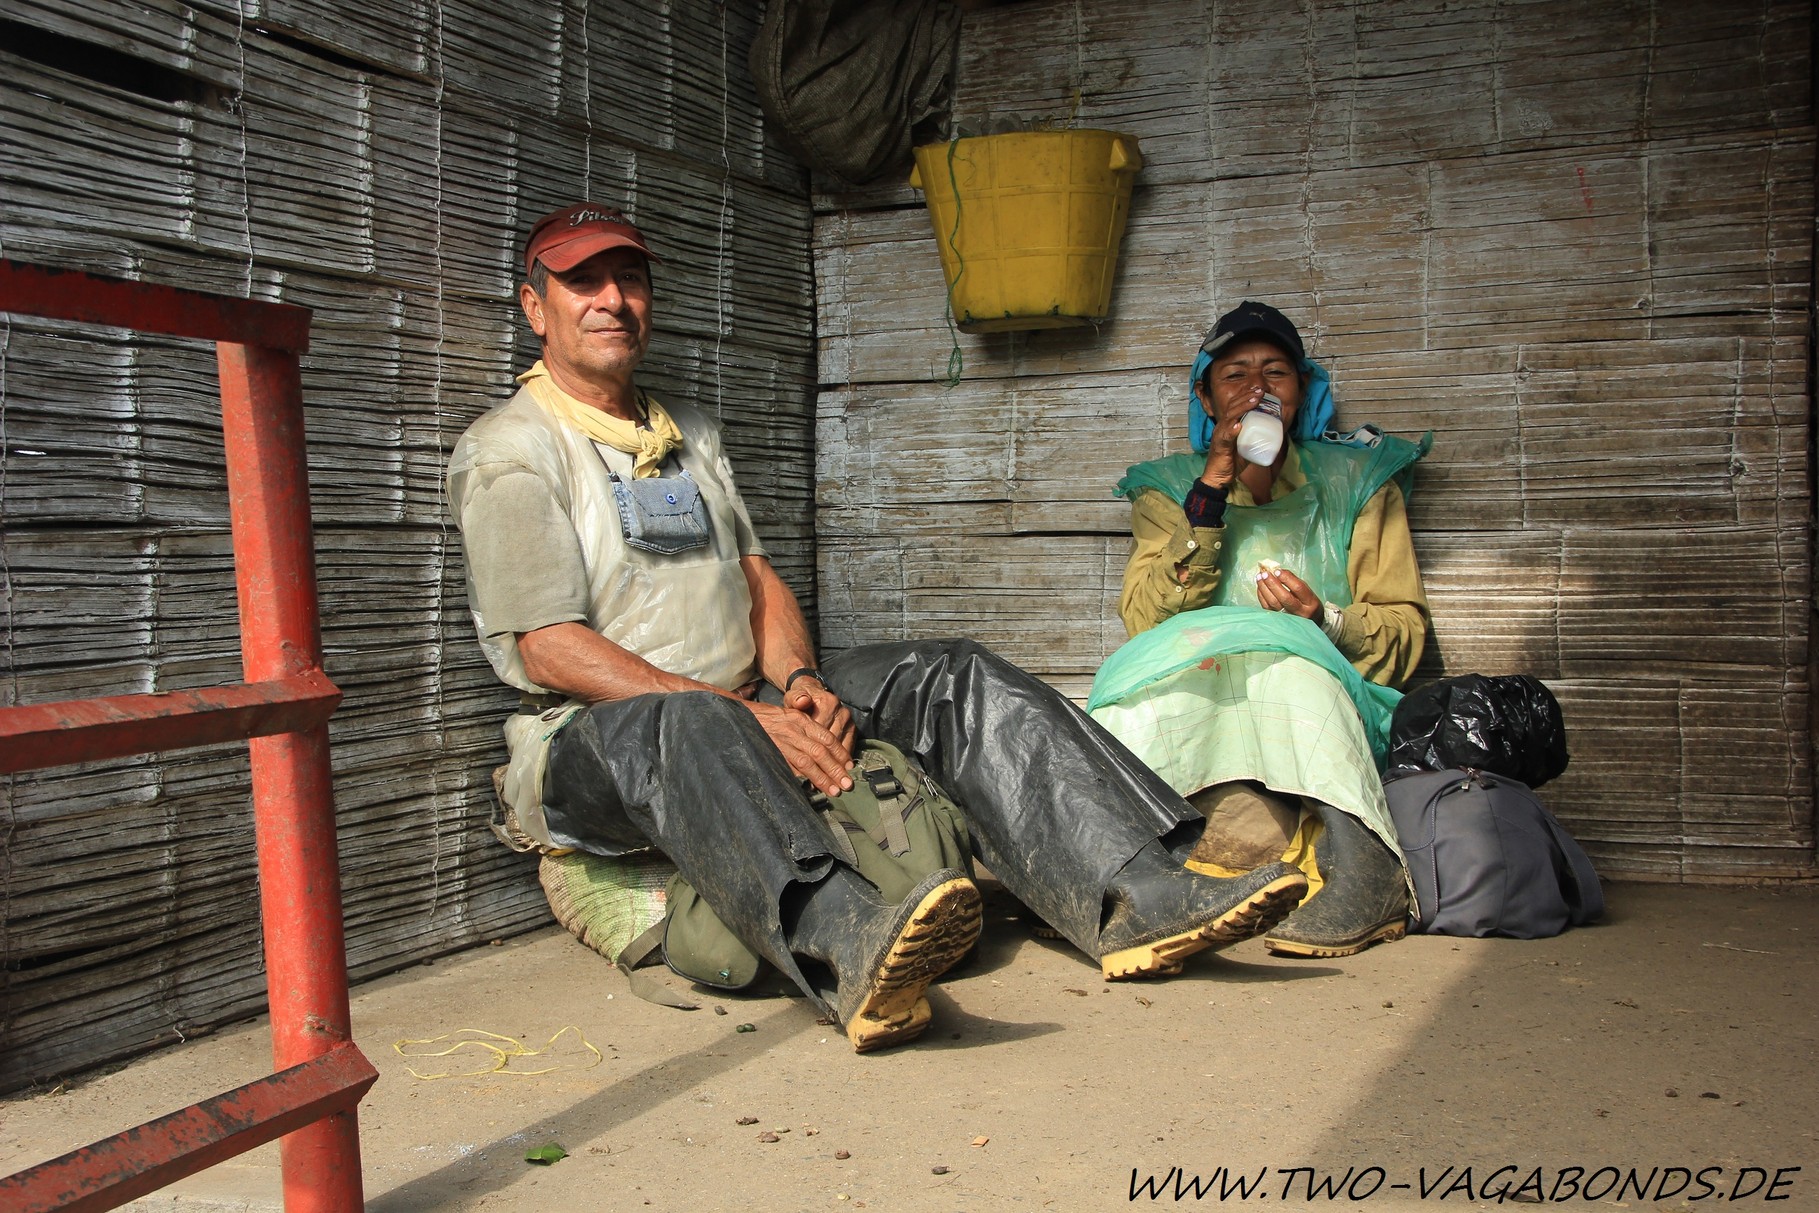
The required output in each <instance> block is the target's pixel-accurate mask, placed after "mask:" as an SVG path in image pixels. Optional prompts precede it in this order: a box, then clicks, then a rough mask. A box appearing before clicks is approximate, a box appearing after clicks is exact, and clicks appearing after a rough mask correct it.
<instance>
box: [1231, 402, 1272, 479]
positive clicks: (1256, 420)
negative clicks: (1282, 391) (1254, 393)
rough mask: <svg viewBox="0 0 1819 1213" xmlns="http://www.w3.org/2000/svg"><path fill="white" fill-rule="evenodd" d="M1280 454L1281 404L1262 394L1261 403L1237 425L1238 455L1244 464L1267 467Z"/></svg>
mask: <svg viewBox="0 0 1819 1213" xmlns="http://www.w3.org/2000/svg"><path fill="white" fill-rule="evenodd" d="M1281 453H1282V402H1281V401H1280V400H1278V399H1276V398H1275V397H1274V396H1272V395H1270V394H1269V393H1268V392H1265V393H1264V394H1263V401H1262V403H1261V404H1259V405H1258V406H1257V407H1256V408H1254V409H1252V410H1251V411H1250V412H1248V413H1246V414H1245V415H1244V420H1243V421H1240V422H1239V423H1238V454H1240V455H1242V456H1243V457H1244V459H1245V461H1246V462H1248V463H1255V464H1260V465H1261V466H1263V467H1268V466H1269V465H1270V464H1272V463H1274V462H1276V456H1277V455H1279V454H1281Z"/></svg>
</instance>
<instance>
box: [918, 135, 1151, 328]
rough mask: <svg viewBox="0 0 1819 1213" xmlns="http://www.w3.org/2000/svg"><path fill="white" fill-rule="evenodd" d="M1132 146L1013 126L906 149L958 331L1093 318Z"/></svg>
mask: <svg viewBox="0 0 1819 1213" xmlns="http://www.w3.org/2000/svg"><path fill="white" fill-rule="evenodd" d="M1142 167H1143V157H1142V156H1141V155H1139V154H1138V152H1137V141H1136V139H1134V138H1132V137H1131V136H1129V135H1120V134H1118V133H1117V132H1116V131H1094V130H1084V131H1076V130H1069V131H1020V132H1016V133H1014V134H1007V135H983V136H980V137H978V138H973V139H958V140H955V141H953V142H951V143H930V144H926V145H924V146H922V147H919V148H917V149H916V167H915V169H914V170H913V171H912V172H911V173H910V185H912V186H914V187H915V188H916V189H919V190H921V191H922V192H923V195H924V196H925V197H926V199H927V201H928V211H929V217H930V219H931V220H932V221H933V222H934V225H935V243H936V245H937V246H938V247H939V248H940V250H941V268H942V270H943V271H945V272H946V274H947V286H948V294H949V298H950V300H951V302H952V304H953V310H954V319H955V321H956V323H958V324H959V326H960V328H961V329H962V330H964V331H966V332H968V333H1003V332H1009V331H1011V330H1013V329H1053V328H1072V327H1074V326H1077V325H1083V324H1092V323H1095V322H1096V321H1100V320H1103V319H1105V316H1106V313H1108V312H1109V311H1110V310H1111V305H1112V275H1113V273H1114V272H1115V271H1116V270H1117V267H1118V245H1119V243H1120V242H1121V241H1122V240H1123V239H1124V221H1125V219H1126V218H1127V217H1128V216H1129V215H1130V209H1131V182H1132V180H1133V179H1134V178H1135V177H1136V175H1137V170H1138V169H1140V168H1142Z"/></svg>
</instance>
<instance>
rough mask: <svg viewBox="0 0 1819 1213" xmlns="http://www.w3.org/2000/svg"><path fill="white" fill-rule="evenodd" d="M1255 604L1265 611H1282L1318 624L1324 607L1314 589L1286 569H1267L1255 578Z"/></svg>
mask: <svg viewBox="0 0 1819 1213" xmlns="http://www.w3.org/2000/svg"><path fill="white" fill-rule="evenodd" d="M1257 602H1258V603H1259V604H1260V605H1261V606H1262V607H1263V609H1264V610H1266V611H1282V612H1284V613H1286V614H1289V615H1299V616H1301V618H1303V619H1311V620H1313V621H1315V622H1316V623H1318V622H1319V621H1320V618H1321V616H1322V614H1324V612H1325V610H1326V607H1325V605H1324V604H1323V603H1322V602H1321V601H1320V595H1318V594H1316V593H1314V587H1313V586H1310V585H1309V584H1308V583H1307V582H1305V581H1303V580H1301V578H1299V577H1297V576H1295V575H1294V574H1293V573H1291V572H1289V571H1288V570H1287V569H1269V570H1267V571H1265V572H1264V573H1262V574H1261V575H1259V576H1258V578H1257Z"/></svg>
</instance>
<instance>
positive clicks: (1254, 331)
mask: <svg viewBox="0 0 1819 1213" xmlns="http://www.w3.org/2000/svg"><path fill="white" fill-rule="evenodd" d="M1240 337H1263V338H1265V339H1267V340H1269V341H1273V342H1275V343H1276V344H1277V345H1279V346H1281V347H1282V348H1283V350H1284V351H1286V352H1287V353H1290V354H1292V355H1294V357H1295V361H1296V362H1297V363H1299V362H1301V361H1303V360H1304V359H1306V357H1307V347H1306V346H1304V345H1302V344H1301V333H1300V331H1299V330H1297V329H1296V328H1295V326H1294V323H1293V322H1292V321H1290V320H1289V318H1288V317H1287V316H1284V315H1283V314H1282V313H1281V312H1279V311H1277V310H1276V309H1275V308H1273V307H1271V306H1270V305H1269V304H1267V303H1257V302H1255V301H1254V300H1250V299H1246V300H1245V301H1244V302H1243V303H1240V304H1239V305H1238V306H1237V307H1235V308H1233V309H1232V310H1231V311H1229V312H1227V313H1226V314H1225V315H1223V316H1221V317H1219V323H1217V324H1215V325H1214V326H1213V330H1212V332H1210V333H1208V334H1207V335H1206V340H1205V341H1202V342H1201V343H1200V352H1201V353H1203V354H1206V355H1208V356H1209V357H1213V358H1217V357H1218V356H1219V351H1220V350H1222V349H1224V348H1225V347H1226V346H1228V345H1230V344H1231V343H1232V342H1234V341H1236V340H1238V338H1240Z"/></svg>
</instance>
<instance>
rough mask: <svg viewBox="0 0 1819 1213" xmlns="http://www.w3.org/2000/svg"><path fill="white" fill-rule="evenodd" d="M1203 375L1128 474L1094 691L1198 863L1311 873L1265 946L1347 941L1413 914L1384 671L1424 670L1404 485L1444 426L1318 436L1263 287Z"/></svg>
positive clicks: (1335, 950) (1366, 937)
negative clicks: (1178, 428)
mask: <svg viewBox="0 0 1819 1213" xmlns="http://www.w3.org/2000/svg"><path fill="white" fill-rule="evenodd" d="M1192 384H1193V387H1192V393H1191V394H1190V396H1189V399H1188V407H1189V413H1190V426H1189V430H1190V436H1191V438H1192V441H1193V446H1194V451H1195V453H1194V454H1191V455H1190V454H1180V455H1171V456H1168V457H1166V458H1163V459H1158V460H1153V461H1151V462H1149V463H1143V464H1138V465H1137V466H1135V467H1133V468H1131V469H1130V470H1129V472H1127V473H1126V475H1125V477H1124V479H1123V480H1122V481H1121V482H1120V483H1119V485H1118V488H1117V493H1118V495H1119V496H1121V497H1126V498H1129V500H1130V503H1131V530H1132V543H1131V556H1130V560H1129V563H1128V564H1127V565H1126V567H1125V571H1124V588H1123V593H1122V595H1121V597H1120V599H1119V611H1120V614H1122V615H1123V617H1124V624H1125V627H1126V629H1127V630H1128V631H1129V632H1130V634H1131V636H1132V637H1133V639H1132V640H1131V641H1130V642H1129V643H1127V644H1126V645H1125V646H1124V647H1123V648H1121V649H1119V650H1118V652H1116V653H1114V654H1113V655H1112V657H1111V658H1110V659H1108V660H1107V662H1106V663H1105V665H1104V667H1102V668H1101V670H1100V671H1099V675H1098V677H1097V678H1096V679H1095V680H1094V684H1093V693H1092V699H1091V701H1090V703H1089V707H1090V708H1091V709H1092V710H1093V715H1094V717H1095V718H1096V719H1097V720H1099V721H1100V723H1102V724H1104V725H1105V726H1106V727H1107V728H1109V729H1110V730H1111V731H1112V733H1113V734H1115V735H1116V736H1117V737H1118V738H1119V740H1121V741H1123V742H1124V743H1125V744H1126V745H1127V746H1128V747H1129V748H1130V749H1131V750H1132V751H1133V752H1134V753H1136V754H1137V756H1138V757H1140V758H1142V759H1143V760H1144V761H1145V762H1147V763H1149V765H1150V766H1151V767H1153V768H1154V769H1155V770H1156V771H1157V772H1158V773H1159V774H1160V775H1161V776H1162V777H1163V778H1164V779H1166V780H1167V781H1168V782H1169V783H1170V784H1171V785H1172V786H1173V787H1174V788H1175V789H1176V791H1178V792H1180V793H1181V794H1182V795H1184V796H1187V797H1188V798H1189V799H1190V800H1192V801H1193V802H1194V803H1195V805H1196V806H1197V807H1199V808H1200V809H1201V810H1202V811H1203V812H1204V813H1205V814H1206V815H1207V822H1208V824H1207V829H1206V832H1205V834H1204V835H1203V836H1202V838H1201V840H1200V843H1199V845H1198V847H1197V848H1196V850H1195V852H1194V857H1193V860H1192V861H1191V863H1190V866H1192V867H1195V868H1196V869H1198V870H1201V871H1204V872H1207V873H1208V874H1215V875H1217V874H1226V873H1230V872H1235V871H1242V870H1248V869H1250V868H1254V867H1257V866H1259V865H1261V864H1263V863H1268V862H1272V861H1274V860H1276V859H1278V858H1281V859H1286V860H1288V861H1289V862H1291V863H1296V864H1298V865H1299V866H1301V867H1302V868H1303V869H1304V870H1305V871H1306V872H1307V875H1308V878H1309V883H1310V892H1309V895H1308V898H1307V899H1306V900H1305V901H1304V902H1303V903H1302V904H1301V906H1300V908H1298V909H1297V910H1296V911H1295V912H1294V913H1293V914H1291V915H1290V916H1289V917H1288V918H1286V919H1284V920H1283V921H1282V923H1281V924H1280V925H1278V926H1277V928H1276V929H1275V930H1274V931H1272V932H1271V933H1269V934H1268V935H1267V936H1265V939H1264V942H1265V944H1266V945H1267V946H1268V947H1269V948H1270V949H1271V950H1272V951H1275V952H1280V953H1285V954H1289V955H1300V956H1348V955H1351V954H1352V953H1354V952H1358V951H1362V950H1363V949H1364V948H1366V947H1368V946H1369V945H1370V944H1372V943H1374V942H1376V941H1378V940H1384V939H1396V938H1400V937H1401V936H1402V934H1403V933H1404V932H1405V930H1406V917H1407V912H1408V889H1407V875H1406V873H1405V872H1404V870H1403V866H1402V857H1401V852H1400V850H1399V849H1398V847H1397V845H1396V836H1395V831H1394V828H1393V826H1392V825H1391V824H1390V819H1389V811H1388V807H1387V806H1386V804H1385V803H1384V798H1383V785H1382V782H1381V778H1380V773H1381V770H1382V762H1383V757H1384V751H1385V748H1386V745H1387V732H1388V721H1389V714H1390V711H1391V709H1392V708H1393V707H1394V704H1395V702H1396V700H1397V699H1399V698H1400V695H1398V694H1397V693H1396V692H1395V691H1393V690H1389V689H1387V688H1388V687H1390V686H1394V685H1399V684H1401V683H1402V682H1404V681H1406V680H1407V679H1408V677H1409V676H1410V675H1411V674H1413V673H1414V670H1415V665H1416V663H1417V662H1418V661H1419V660H1420V659H1421V651H1422V647H1423V644H1424V642H1425V639H1426V635H1427V599H1426V595H1425V593H1424V592H1423V590H1422V586H1421V572H1420V569H1419V568H1418V567H1417V566H1416V563H1415V551H1414V545H1413V543H1412V541H1411V539H1410V536H1409V529H1408V516H1407V512H1406V508H1405V494H1406V484H1407V481H1408V479H1409V478H1410V476H1411V475H1412V469H1413V465H1414V463H1415V461H1416V460H1418V459H1419V458H1421V456H1422V455H1423V454H1425V453H1426V451H1427V448H1428V445H1429V443H1430V441H1431V436H1430V437H1428V438H1423V440H1422V442H1421V443H1420V444H1419V445H1417V444H1415V443H1411V442H1407V441H1404V440H1402V439H1399V438H1391V437H1387V436H1384V435H1381V434H1378V433H1376V432H1375V431H1369V432H1368V433H1367V431H1357V432H1356V433H1355V434H1354V435H1351V436H1348V437H1347V438H1345V439H1337V438H1334V439H1327V438H1325V437H1323V436H1324V434H1325V429H1326V425H1327V423H1328V421H1330V420H1331V417H1332V411H1333V406H1332V392H1331V387H1330V384H1329V382H1328V379H1327V376H1326V372H1325V371H1324V370H1323V369H1322V368H1320V367H1319V366H1318V365H1316V364H1315V363H1312V362H1309V361H1308V360H1307V358H1306V351H1305V348H1304V347H1303V344H1302V341H1301V334H1300V333H1299V332H1298V331H1297V330H1296V328H1295V326H1294V325H1293V324H1292V323H1290V322H1289V320H1288V319H1287V318H1286V317H1285V316H1283V315H1282V313H1280V312H1278V311H1277V310H1276V309H1275V308H1272V307H1269V306H1267V305H1265V304H1260V303H1250V302H1246V303H1243V304H1240V305H1239V306H1238V307H1237V308H1236V309H1234V310H1233V311H1231V312H1229V313H1227V314H1226V315H1225V316H1223V317H1221V318H1220V320H1219V322H1218V324H1217V325H1215V326H1214V328H1213V330H1212V332H1211V333H1209V334H1208V335H1207V339H1206V342H1205V343H1204V344H1203V345H1202V346H1201V349H1200V353H1199V356H1198V357H1197V358H1196V359H1195V362H1194V368H1193V376H1192ZM1278 402H1279V404H1280V414H1281V427H1280V429H1281V432H1282V434H1283V436H1284V440H1282V441H1281V442H1280V447H1279V449H1278V450H1276V451H1274V452H1271V451H1269V450H1267V449H1264V450H1259V449H1258V448H1256V447H1254V446H1252V445H1251V437H1250V435H1248V434H1247V435H1246V436H1245V442H1244V443H1243V444H1241V443H1240V431H1241V430H1242V429H1244V428H1245V418H1246V417H1247V416H1248V415H1250V414H1252V413H1254V412H1261V413H1264V414H1267V413H1270V412H1273V411H1274V410H1275V408H1276V405H1277V403H1278ZM1257 420H1259V419H1258V418H1253V423H1255V422H1256V421H1257ZM1265 428H1266V429H1267V428H1268V423H1267V421H1266V422H1265ZM1367 428H1368V427H1367ZM1361 435H1362V437H1361ZM1241 446H1242V447H1243V448H1244V449H1248V450H1249V451H1250V453H1251V454H1252V456H1254V458H1255V459H1256V461H1255V462H1253V461H1252V460H1249V459H1246V458H1245V457H1244V456H1243V455H1241V454H1240V453H1239V452H1240V449H1241ZM1398 481H1401V482H1402V483H1400V484H1399V483H1398Z"/></svg>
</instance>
